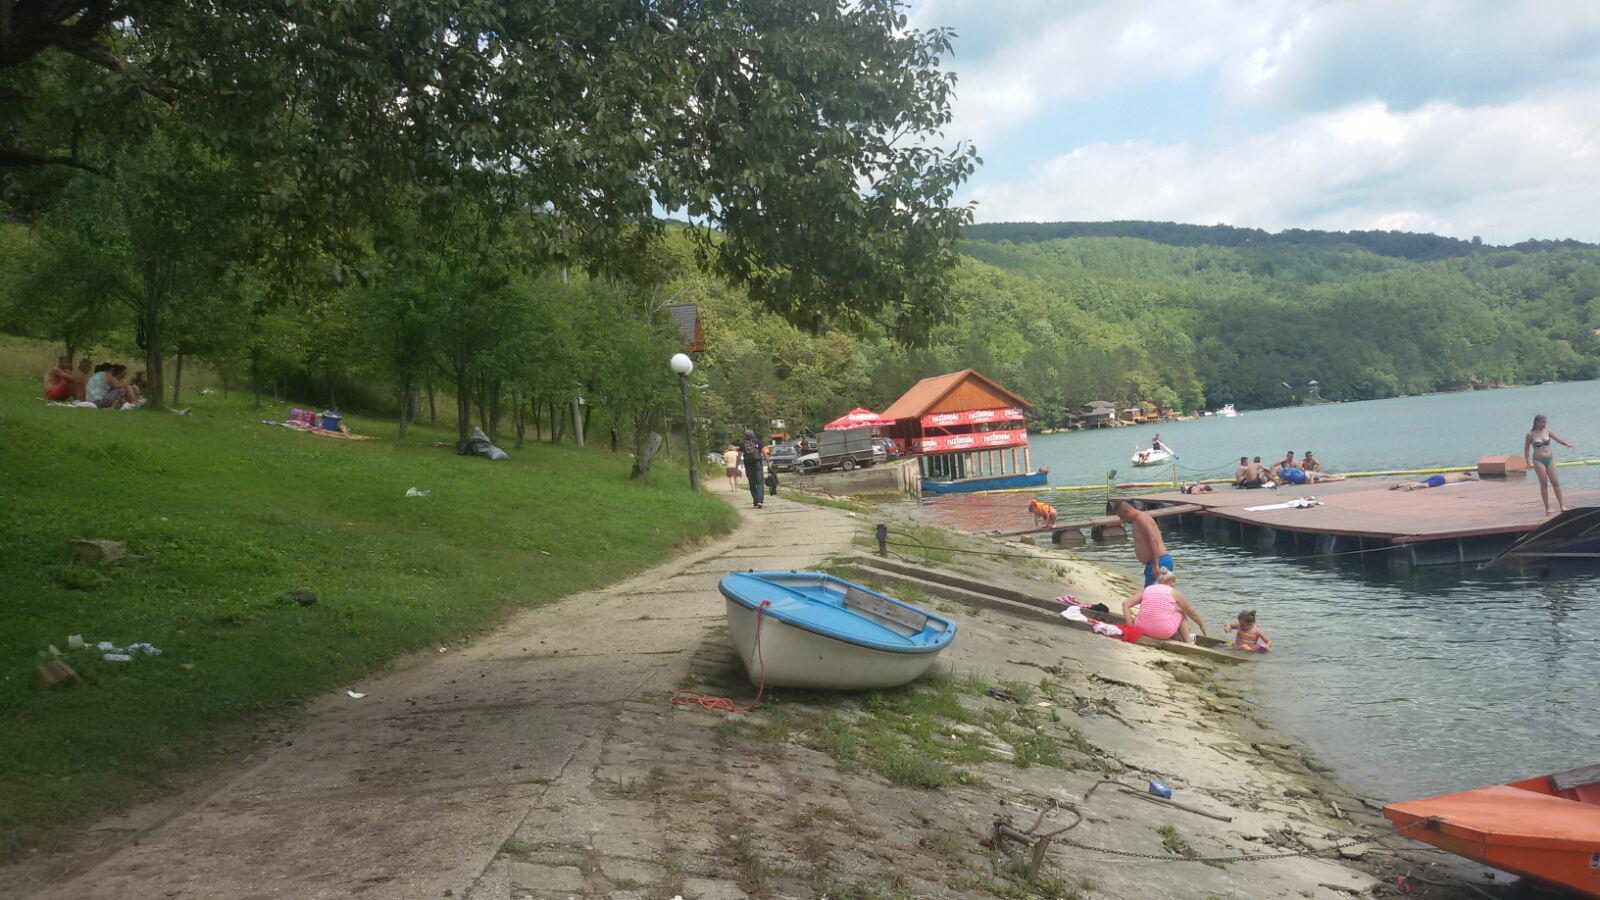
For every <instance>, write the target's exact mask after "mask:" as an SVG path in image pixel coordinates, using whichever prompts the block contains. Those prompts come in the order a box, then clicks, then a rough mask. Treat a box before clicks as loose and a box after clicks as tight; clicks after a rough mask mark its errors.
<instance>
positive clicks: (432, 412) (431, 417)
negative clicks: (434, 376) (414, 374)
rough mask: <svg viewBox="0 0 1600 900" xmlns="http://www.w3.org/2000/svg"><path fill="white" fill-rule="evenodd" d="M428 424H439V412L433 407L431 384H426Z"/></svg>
mask: <svg viewBox="0 0 1600 900" xmlns="http://www.w3.org/2000/svg"><path fill="white" fill-rule="evenodd" d="M428 424H429V425H438V424H439V411H438V410H437V409H435V408H434V406H433V382H431V381H430V382H428Z"/></svg>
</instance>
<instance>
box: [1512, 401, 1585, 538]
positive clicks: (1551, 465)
mask: <svg viewBox="0 0 1600 900" xmlns="http://www.w3.org/2000/svg"><path fill="white" fill-rule="evenodd" d="M1551 442H1554V443H1557V444H1560V445H1561V446H1563V447H1566V448H1567V449H1568V450H1571V449H1572V447H1573V445H1572V444H1569V443H1567V442H1566V441H1563V440H1562V439H1561V438H1558V437H1556V433H1555V432H1554V431H1551V430H1550V425H1549V420H1548V419H1546V418H1545V415H1544V413H1540V414H1539V415H1537V416H1534V417H1533V428H1532V429H1530V430H1529V431H1528V436H1527V437H1525V438H1523V439H1522V460H1523V462H1526V463H1527V464H1528V465H1529V466H1531V467H1533V474H1535V475H1537V476H1539V499H1541V500H1543V501H1544V511H1545V514H1546V515H1548V514H1549V513H1550V489H1551V488H1555V490H1556V512H1561V511H1562V510H1563V509H1565V508H1566V500H1565V499H1564V498H1563V497H1562V496H1561V480H1560V479H1559V478H1557V477H1556V454H1555V448H1553V447H1551V446H1550V444H1551Z"/></svg>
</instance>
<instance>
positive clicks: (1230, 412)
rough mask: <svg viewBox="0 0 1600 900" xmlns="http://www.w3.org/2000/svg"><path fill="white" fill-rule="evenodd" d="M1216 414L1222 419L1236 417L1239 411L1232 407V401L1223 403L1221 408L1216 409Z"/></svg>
mask: <svg viewBox="0 0 1600 900" xmlns="http://www.w3.org/2000/svg"><path fill="white" fill-rule="evenodd" d="M1217 415H1219V416H1221V417H1223V418H1224V419H1236V418H1238V417H1239V411H1238V410H1237V409H1234V408H1233V404H1232V403H1224V404H1222V408H1221V409H1219V410H1217Z"/></svg>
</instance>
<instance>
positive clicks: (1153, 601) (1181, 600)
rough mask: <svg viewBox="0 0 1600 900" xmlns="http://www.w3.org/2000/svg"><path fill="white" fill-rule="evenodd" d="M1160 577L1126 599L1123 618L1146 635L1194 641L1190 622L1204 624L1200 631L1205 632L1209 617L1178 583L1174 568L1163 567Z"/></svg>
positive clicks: (1123, 604) (1188, 641)
mask: <svg viewBox="0 0 1600 900" xmlns="http://www.w3.org/2000/svg"><path fill="white" fill-rule="evenodd" d="M1156 579H1157V580H1156V583H1155V584H1151V585H1146V586H1145V589H1144V590H1142V591H1140V592H1139V593H1137V594H1135V595H1133V596H1132V597H1129V598H1128V599H1127V600H1125V601H1123V603H1122V618H1123V621H1125V622H1128V623H1130V625H1131V626H1132V627H1133V628H1136V629H1138V632H1139V634H1142V635H1145V636H1146V637H1153V638H1155V639H1157V640H1162V641H1170V640H1172V639H1173V638H1178V639H1180V640H1182V641H1183V642H1184V643H1185V644H1188V643H1193V641H1194V635H1193V633H1192V632H1191V631H1190V630H1189V626H1188V623H1189V622H1193V623H1194V624H1196V625H1198V626H1200V633H1201V634H1205V633H1206V623H1205V620H1204V619H1202V618H1200V614H1199V613H1197V612H1195V611H1194V607H1192V606H1190V605H1189V600H1188V598H1186V597H1184V596H1183V594H1181V593H1179V592H1178V590H1177V589H1176V588H1175V587H1174V585H1175V584H1177V581H1178V579H1177V577H1176V576H1174V575H1173V574H1172V570H1171V569H1168V568H1162V569H1161V571H1160V573H1159V574H1158V575H1157V576H1156Z"/></svg>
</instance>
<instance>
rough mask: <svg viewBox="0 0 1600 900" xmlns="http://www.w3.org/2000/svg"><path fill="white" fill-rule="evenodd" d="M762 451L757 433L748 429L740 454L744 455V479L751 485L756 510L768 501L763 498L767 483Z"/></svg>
mask: <svg viewBox="0 0 1600 900" xmlns="http://www.w3.org/2000/svg"><path fill="white" fill-rule="evenodd" d="M761 450H762V447H761V441H760V440H758V439H757V438H756V433H755V432H754V431H751V430H750V429H748V428H746V429H745V430H744V443H743V444H740V445H739V452H740V453H741V454H743V455H744V477H745V480H746V481H747V482H749V483H750V499H751V500H752V501H754V502H755V505H756V509H760V508H761V502H762V501H763V500H764V499H766V498H765V497H763V496H762V491H763V490H764V489H765V488H766V486H767V483H766V479H765V478H763V477H762V474H761V470H762V468H763V465H762V464H763V463H764V462H765V459H764V457H763V456H762V454H761Z"/></svg>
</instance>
